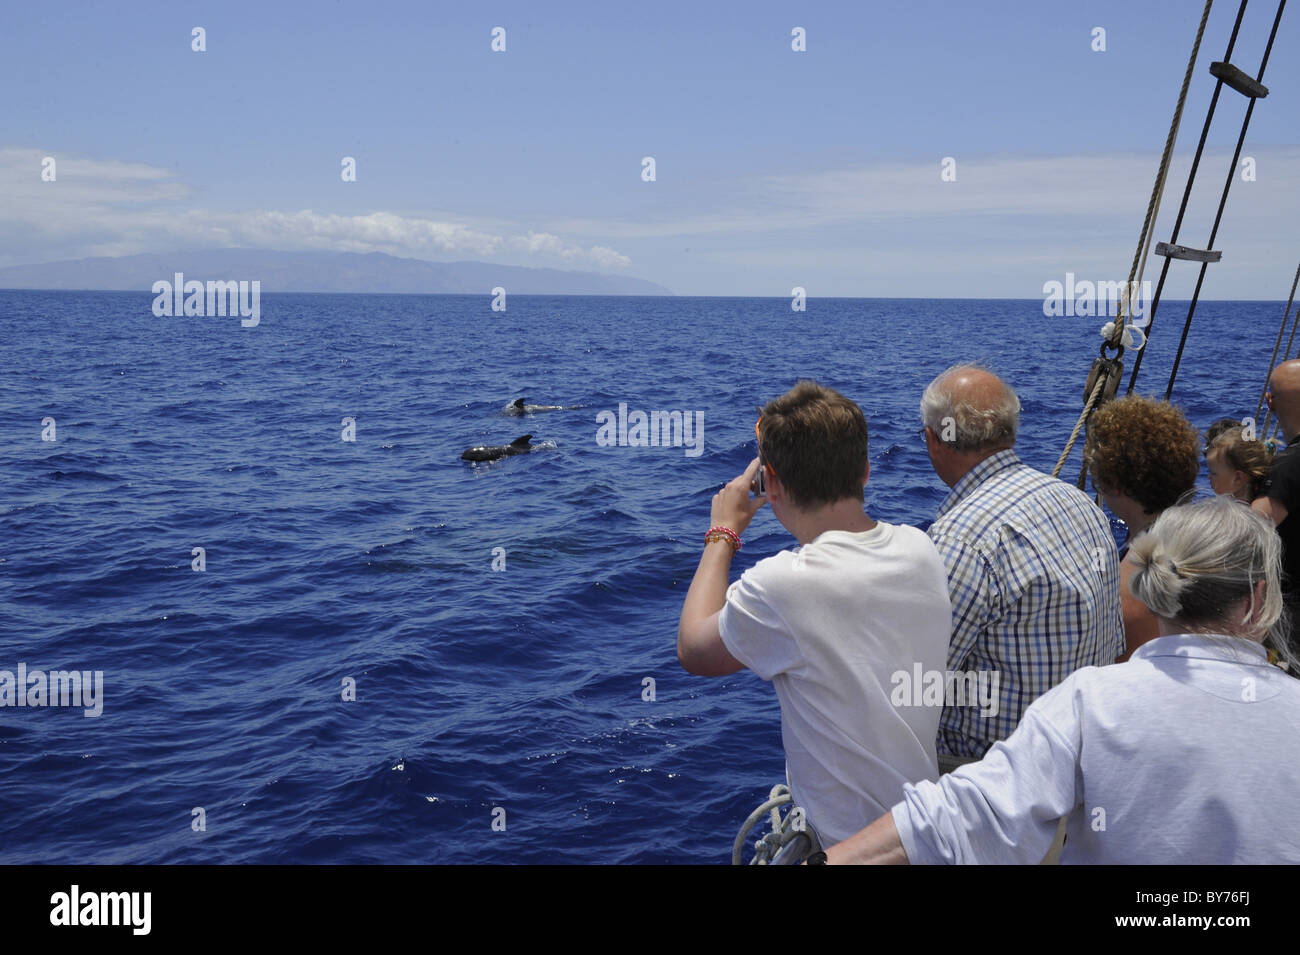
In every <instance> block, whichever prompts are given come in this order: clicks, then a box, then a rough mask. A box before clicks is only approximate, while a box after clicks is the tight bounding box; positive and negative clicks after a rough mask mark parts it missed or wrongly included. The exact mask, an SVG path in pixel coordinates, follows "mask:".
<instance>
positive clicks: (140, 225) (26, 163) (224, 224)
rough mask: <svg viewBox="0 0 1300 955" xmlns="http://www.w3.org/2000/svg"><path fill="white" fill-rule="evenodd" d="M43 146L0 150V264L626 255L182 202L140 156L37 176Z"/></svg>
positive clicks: (611, 262) (592, 262)
mask: <svg viewBox="0 0 1300 955" xmlns="http://www.w3.org/2000/svg"><path fill="white" fill-rule="evenodd" d="M43 158H44V156H43V154H42V153H41V152H40V150H35V149H12V148H11V149H0V236H2V237H0V265H7V264H12V263H14V262H17V261H20V260H21V261H24V262H34V261H48V260H51V259H62V258H77V257H81V256H93V255H129V254H131V253H134V252H148V251H155V250H157V249H160V248H175V247H178V246H190V247H205V246H217V247H221V246H243V247H251V248H267V249H285V250H294V249H322V250H332V251H343V252H387V253H389V254H391V255H398V256H407V257H412V258H422V257H429V256H445V255H454V256H464V257H472V258H489V257H492V256H495V255H500V254H502V253H505V252H517V253H522V254H523V255H524V256H526V257H527V258H529V259H538V260H541V261H537V262H529V263H528V264H536V265H543V264H552V263H554V264H567V265H570V266H582V267H587V268H591V267H596V268H623V267H626V266H627V265H629V264H630V260H629V259H628V257H627V256H625V255H622V254H620V253H618V252H616V251H614V250H612V249H607V248H603V247H600V246H596V247H593V248H592V249H591V250H584V249H583V248H581V247H580V246H577V245H574V244H572V243H569V242H566V241H564V240H563V239H561V238H560V237H559V236H557V235H554V234H551V233H548V232H533V231H531V230H530V231H529V232H528V233H527V234H524V235H505V234H495V233H492V232H487V231H483V230H481V229H474V228H471V227H469V226H466V225H463V224H461V223H457V222H448V221H439V220H434V219H426V218H420V217H413V216H403V215H400V214H398V213H394V212H372V213H369V214H366V215H335V214H331V213H319V212H315V211H313V210H311V209H301V210H296V211H283V210H274V209H255V210H250V211H240V212H219V211H212V210H207V209H201V208H193V207H188V206H183V205H182V201H183V200H187V199H188V198H189V197H190V195H191V190H190V188H189V187H188V186H187V185H186V184H185V183H182V182H179V181H177V180H176V179H175V177H174V175H173V174H172V173H170V172H169V171H167V170H165V169H160V168H157V167H153V166H148V165H145V164H142V163H123V162H114V161H100V160H92V159H78V158H75V157H73V158H67V159H58V158H57V157H56V166H55V169H56V179H55V181H54V182H44V181H42V179H41V168H42V166H41V161H42V159H43Z"/></svg>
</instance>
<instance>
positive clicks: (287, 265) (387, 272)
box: [0, 249, 673, 295]
mask: <svg viewBox="0 0 1300 955" xmlns="http://www.w3.org/2000/svg"><path fill="white" fill-rule="evenodd" d="M176 272H183V273H184V274H185V278H186V279H187V280H189V279H198V280H199V281H207V280H209V279H211V280H227V281H229V280H240V279H243V280H247V281H260V282H261V283H262V291H263V292H264V293H265V292H370V293H376V292H378V293H383V292H398V293H408V294H439V293H441V294H451V295H456V294H481V295H487V294H489V293H490V292H491V291H492V289H493V288H495V287H497V286H501V287H503V288H505V290H506V291H507V292H508V293H510V294H512V295H672V294H673V293H672V292H671V291H670V290H669V289H666V288H664V287H663V286H662V285H656V284H655V283H654V282H647V281H645V280H644V279H634V278H625V277H623V276H621V275H607V274H605V273H603V272H568V271H564V270H562V269H533V268H525V267H522V266H517V265H492V264H491V263H487V262H425V261H422V260H420V259H404V258H398V257H397V256H393V255H387V254H385V253H383V252H364V253H362V252H271V251H263V250H260V249H209V250H206V251H199V252H169V253H166V254H160V253H144V254H141V255H124V256H121V257H120V258H114V257H111V256H100V257H96V258H90V259H71V260H68V261H63V262H45V263H42V264H40V265H11V266H8V267H7V268H0V288H6V289H82V290H96V291H133V292H146V293H147V292H148V291H149V290H150V288H151V287H152V286H153V283H154V282H156V281H159V280H162V279H165V280H167V281H171V278H172V276H173V274H174V273H176Z"/></svg>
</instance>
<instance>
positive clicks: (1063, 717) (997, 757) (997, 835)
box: [891, 678, 1082, 865]
mask: <svg viewBox="0 0 1300 955" xmlns="http://www.w3.org/2000/svg"><path fill="white" fill-rule="evenodd" d="M1077 704H1078V696H1077V694H1076V692H1075V680H1073V679H1070V678H1067V679H1066V681H1065V682H1064V683H1061V684H1060V685H1058V686H1056V687H1054V688H1052V689H1051V690H1048V691H1047V692H1046V693H1044V694H1043V695H1042V696H1041V697H1039V698H1038V699H1037V700H1035V701H1034V703H1033V704H1032V705H1030V707H1029V708H1028V709H1027V710H1025V713H1024V716H1023V717H1022V718H1021V720H1020V725H1019V726H1017V727H1016V730H1015V732H1014V733H1012V734H1011V735H1010V736H1009V737H1007V739H1006V740H1003V741H1001V742H998V743H995V744H994V745H993V748H992V749H990V750H989V751H988V753H987V754H986V755H985V757H984V758H983V759H982V760H980V761H979V762H977V763H969V764H967V765H965V766H961V767H959V768H958V769H956V770H954V771H953V772H951V773H949V774H947V775H946V776H944V777H942V778H941V779H940V780H939V781H938V782H937V783H934V782H929V781H922V782H920V783H918V784H916V785H915V786H914V785H912V784H910V783H909V784H907V785H905V786H904V787H903V801H902V802H901V803H899V804H898V805H896V806H894V808H893V810H892V811H891V812H892V815H893V817H894V825H895V826H896V827H897V829H898V836H899V841H900V842H902V844H903V849H904V850H905V851H906V852H907V858H908V859H909V860H910V861H911V862H912V863H914V864H920V865H927V864H929V865H933V864H936V863H938V864H943V863H948V864H951V863H957V864H971V863H975V864H1006V863H1021V864H1030V863H1035V862H1038V861H1039V860H1040V859H1041V858H1042V857H1043V856H1044V855H1045V854H1046V852H1047V850H1048V848H1049V847H1050V846H1051V844H1052V839H1053V838H1054V837H1055V835H1056V827H1057V821H1058V820H1059V819H1060V818H1061V817H1062V816H1067V815H1069V814H1070V813H1071V812H1072V811H1073V810H1074V809H1075V807H1076V806H1077V805H1078V803H1079V801H1080V799H1081V797H1082V786H1081V778H1080V774H1079V750H1080V739H1079V733H1080V721H1079V713H1078V710H1077Z"/></svg>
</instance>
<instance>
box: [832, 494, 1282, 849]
mask: <svg viewBox="0 0 1300 955" xmlns="http://www.w3.org/2000/svg"><path fill="white" fill-rule="evenodd" d="M1130 554H1131V555H1132V558H1133V560H1134V561H1136V563H1137V565H1138V566H1137V572H1136V573H1135V574H1134V576H1133V578H1132V581H1131V584H1130V587H1131V589H1132V591H1133V593H1134V595H1135V596H1137V597H1138V598H1140V599H1141V600H1142V601H1143V602H1144V603H1146V604H1147V606H1148V607H1150V608H1151V610H1152V612H1153V613H1155V614H1156V616H1157V617H1158V618H1159V625H1160V636H1159V637H1157V638H1156V639H1154V640H1152V641H1150V642H1148V643H1144V644H1143V645H1142V646H1140V647H1138V648H1137V649H1136V650H1135V651H1134V652H1133V656H1132V658H1131V659H1130V660H1129V662H1127V663H1120V664H1115V665H1112V666H1106V667H1085V668H1083V669H1081V670H1078V671H1076V672H1075V673H1073V674H1071V675H1070V676H1069V677H1068V678H1067V679H1066V680H1065V681H1064V682H1063V683H1061V684H1060V685H1059V686H1057V687H1055V688H1054V689H1052V690H1049V691H1048V692H1047V693H1045V694H1043V695H1042V696H1041V697H1040V698H1039V699H1037V700H1036V701H1035V702H1034V703H1033V704H1032V705H1031V706H1030V707H1029V708H1028V709H1027V710H1026V711H1025V715H1024V719H1022V720H1021V722H1020V725H1019V727H1017V729H1016V731H1015V732H1014V733H1013V734H1012V735H1011V736H1010V738H1008V739H1007V740H1005V741H1003V742H1000V743H998V744H996V745H995V746H994V747H993V748H992V749H991V750H990V751H989V753H988V754H987V755H986V756H985V757H984V759H983V760H981V761H980V762H978V763H971V764H969V765H966V766H963V767H961V768H960V769H957V770H955V771H954V772H952V773H949V774H948V775H947V776H944V777H943V778H941V779H940V780H939V781H938V782H937V783H936V782H928V781H922V782H920V783H917V784H915V785H908V786H907V787H905V788H904V793H903V800H902V802H900V803H898V804H897V805H895V806H894V807H893V809H892V810H891V811H890V812H888V813H886V814H885V815H884V816H881V817H880V818H879V819H877V820H876V821H875V822H874V823H872V824H871V825H870V826H868V827H867V828H865V829H863V830H861V831H860V832H858V833H857V835H855V836H852V837H851V838H849V839H846V840H845V841H844V842H841V843H839V844H838V845H835V846H832V847H831V848H830V849H829V850H827V861H829V862H832V863H849V862H872V863H908V862H913V863H1007V862H1023V863H1035V862H1038V861H1039V860H1040V859H1041V858H1042V857H1043V854H1044V853H1045V852H1046V851H1047V848H1048V846H1049V845H1050V844H1051V842H1052V837H1053V835H1054V834H1055V832H1056V828H1057V819H1058V818H1059V817H1065V818H1066V819H1067V830H1066V831H1067V837H1066V842H1065V849H1064V850H1063V852H1062V853H1061V862H1062V863H1071V862H1073V863H1111V864H1114V863H1162V864H1225V863H1291V864H1295V863H1300V816H1297V815H1296V814H1295V813H1290V812H1282V813H1280V814H1279V813H1278V812H1277V807H1278V806H1286V805H1289V803H1290V801H1291V800H1292V799H1294V797H1295V794H1296V793H1297V792H1300V733H1297V732H1296V727H1297V726H1298V725H1300V680H1296V679H1293V678H1292V677H1290V676H1288V675H1287V674H1286V673H1284V672H1283V671H1282V670H1281V669H1280V668H1278V667H1277V666H1274V665H1272V664H1270V663H1269V661H1268V657H1267V654H1266V652H1265V647H1264V644H1265V643H1266V642H1272V643H1273V644H1274V646H1275V647H1276V648H1278V650H1279V652H1280V653H1281V654H1282V655H1283V656H1286V655H1287V654H1288V653H1289V651H1288V650H1287V649H1286V648H1287V642H1286V640H1285V638H1284V635H1285V634H1286V633H1287V632H1288V631H1287V621H1286V619H1285V616H1286V615H1285V611H1284V609H1283V605H1282V599H1281V587H1280V580H1279V578H1280V574H1281V546H1280V542H1279V540H1278V537H1277V534H1276V533H1274V531H1273V528H1272V527H1271V526H1270V524H1269V522H1268V521H1267V520H1266V519H1265V518H1263V517H1261V516H1260V515H1258V514H1256V513H1254V512H1253V511H1251V510H1249V509H1248V508H1244V507H1241V506H1240V505H1238V504H1236V503H1234V502H1233V501H1232V499H1231V498H1228V497H1224V496H1221V497H1217V498H1214V499H1212V500H1207V501H1199V502H1196V503H1193V504H1186V505H1182V506H1178V507H1173V508H1170V509H1168V510H1166V511H1165V512H1164V513H1162V514H1161V515H1160V517H1159V519H1157V521H1156V522H1155V524H1154V525H1153V526H1152V527H1151V529H1150V530H1149V531H1148V532H1147V534H1146V535H1145V536H1143V537H1142V538H1140V539H1139V540H1137V541H1134V543H1133V547H1132V549H1131V551H1130ZM1289 662H1293V661H1289Z"/></svg>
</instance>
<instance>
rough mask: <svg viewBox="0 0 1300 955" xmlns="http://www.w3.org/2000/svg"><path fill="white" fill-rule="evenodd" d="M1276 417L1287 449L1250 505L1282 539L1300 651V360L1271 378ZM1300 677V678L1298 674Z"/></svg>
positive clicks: (1285, 588)
mask: <svg viewBox="0 0 1300 955" xmlns="http://www.w3.org/2000/svg"><path fill="white" fill-rule="evenodd" d="M1265 400H1267V401H1268V407H1269V410H1271V411H1272V412H1273V414H1274V415H1276V416H1277V423H1278V427H1279V428H1281V429H1282V437H1283V438H1284V440H1285V441H1286V448H1285V449H1284V450H1282V451H1279V452H1278V454H1277V456H1276V457H1275V458H1274V459H1273V466H1272V467H1271V468H1269V472H1268V477H1267V478H1265V479H1264V482H1263V484H1262V485H1261V487H1260V491H1261V495H1260V496H1259V497H1258V498H1256V499H1255V501H1254V502H1253V503H1252V504H1251V507H1252V508H1254V509H1255V510H1256V511H1258V512H1259V513H1261V514H1263V515H1264V516H1266V517H1268V518H1269V519H1270V520H1271V521H1272V522H1273V525H1274V526H1275V527H1276V528H1277V533H1278V536H1280V537H1281V538H1282V570H1283V572H1284V574H1285V580H1284V581H1283V583H1282V594H1283V599H1284V600H1285V601H1286V604H1287V608H1288V609H1289V610H1290V611H1291V615H1292V625H1291V649H1292V651H1293V652H1294V651H1295V650H1297V649H1300V632H1298V630H1297V623H1296V620H1297V610H1300V359H1292V360H1290V361H1284V362H1282V364H1280V365H1278V366H1277V367H1276V368H1274V369H1273V373H1272V374H1271V375H1269V376H1268V391H1267V392H1266V393H1265ZM1298 675H1300V674H1298Z"/></svg>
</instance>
